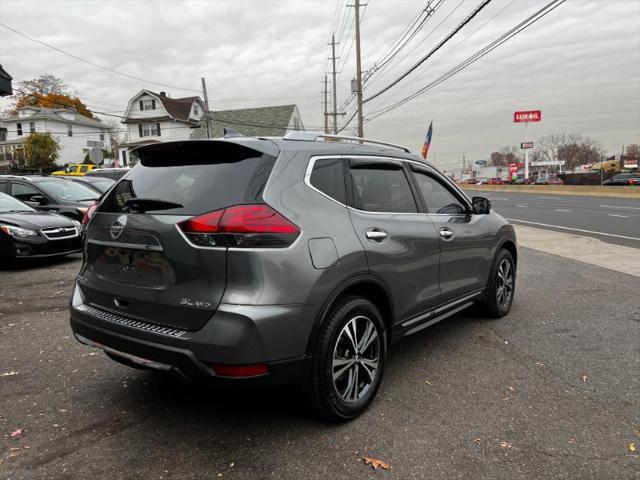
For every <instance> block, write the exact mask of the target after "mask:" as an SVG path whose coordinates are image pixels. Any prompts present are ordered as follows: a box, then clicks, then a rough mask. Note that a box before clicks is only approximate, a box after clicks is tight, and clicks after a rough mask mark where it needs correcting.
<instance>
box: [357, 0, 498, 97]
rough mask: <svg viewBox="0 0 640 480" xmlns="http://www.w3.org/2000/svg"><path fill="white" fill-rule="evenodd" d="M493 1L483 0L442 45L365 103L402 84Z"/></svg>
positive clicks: (437, 46) (441, 42) (439, 44)
mask: <svg viewBox="0 0 640 480" xmlns="http://www.w3.org/2000/svg"><path fill="white" fill-rule="evenodd" d="M491 2H492V0H483V1H482V3H480V5H478V6H477V7H476V9H475V10H474V11H473V12H471V15H469V16H468V17H467V18H466V19H465V20H464V21H463V22H462V23H461V24H460V25H458V26H457V27H456V28H454V29H453V30H452V31H451V33H449V35H447V36H446V37H445V38H444V39H443V40H442V41H440V43H438V45H436V46H435V47H434V48H433V49H432V50H431V51H430V52H429V53H427V54H426V55H425V56H424V57H422V58H421V59H420V60H419V61H418V62H416V63H415V64H414V65H413V66H412V67H411V68H409V70H407V71H406V72H405V73H403V74H402V75H400V76H399V77H398V78H396V79H395V80H394V81H393V82H391V83H390V84H388V85H387V86H386V87H384V88H382V89H381V90H379V91H378V92H376V93H374V94H373V95H371V96H369V97H368V98H366V99H365V100H364V102H369V101H371V100H373V99H374V98H377V97H379V96H380V95H382V94H383V93H384V92H386V91H387V90H389V89H390V88H392V87H394V86H395V85H397V84H398V83H400V82H401V81H402V80H403V79H404V78H406V77H407V76H408V75H409V74H411V73H412V72H413V71H414V70H415V69H416V68H418V67H419V66H420V65H422V64H423V63H424V62H426V61H427V60H428V59H429V58H430V57H431V56H432V55H433V54H434V53H436V52H437V51H438V50H440V48H442V46H443V45H445V44H446V43H447V42H448V41H449V40H451V38H453V36H454V35H455V34H456V33H458V32H459V31H460V30H461V29H462V28H463V27H464V26H465V25H467V24H468V23H469V22H470V21H471V20H473V18H474V17H475V16H476V15H477V14H478V13H480V12H481V11H482V9H484V8H485V7H486V6H487V5H489V3H491Z"/></svg>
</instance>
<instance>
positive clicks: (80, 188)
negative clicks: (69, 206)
mask: <svg viewBox="0 0 640 480" xmlns="http://www.w3.org/2000/svg"><path fill="white" fill-rule="evenodd" d="M38 186H39V187H40V188H42V190H44V191H45V192H46V193H47V194H48V195H50V196H52V197H53V198H54V199H56V200H67V201H71V202H81V201H83V200H95V199H96V198H98V197H99V196H100V194H99V193H98V192H96V191H95V190H91V189H90V188H89V187H85V186H84V185H80V184H78V183H73V182H68V181H67V180H62V179H60V180H45V181H43V182H38Z"/></svg>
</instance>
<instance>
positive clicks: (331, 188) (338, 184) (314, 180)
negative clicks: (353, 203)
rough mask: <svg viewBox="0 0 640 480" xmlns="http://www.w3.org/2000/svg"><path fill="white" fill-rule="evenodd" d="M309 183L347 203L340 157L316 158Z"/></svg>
mask: <svg viewBox="0 0 640 480" xmlns="http://www.w3.org/2000/svg"><path fill="white" fill-rule="evenodd" d="M309 183H311V185H313V186H314V187H315V188H317V189H318V190H320V191H321V192H322V193H324V194H325V195H328V196H329V197H331V198H333V199H334V200H337V201H338V202H340V203H343V204H346V203H347V202H346V193H345V186H344V168H343V163H342V159H340V158H325V159H320V160H317V161H316V162H315V163H314V165H313V171H312V172H311V178H310V179H309Z"/></svg>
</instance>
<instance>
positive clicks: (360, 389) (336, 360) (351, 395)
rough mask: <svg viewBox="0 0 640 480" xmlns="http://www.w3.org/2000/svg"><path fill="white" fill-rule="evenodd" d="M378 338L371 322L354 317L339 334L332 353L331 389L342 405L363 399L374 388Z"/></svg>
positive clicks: (378, 359) (363, 318) (378, 356)
mask: <svg viewBox="0 0 640 480" xmlns="http://www.w3.org/2000/svg"><path fill="white" fill-rule="evenodd" d="M380 345H381V344H380V336H379V335H378V331H377V330H376V327H375V325H374V323H373V322H372V321H371V319H369V318H367V317H365V316H362V315H360V316H357V317H354V318H352V319H350V320H349V321H348V322H347V323H346V325H345V326H344V327H343V328H342V330H341V331H340V334H339V335H338V339H337V341H336V345H335V348H334V350H333V360H332V363H331V373H332V376H333V385H334V387H335V390H336V392H337V393H338V395H339V396H340V398H341V399H342V400H343V401H345V402H356V401H358V400H360V399H362V398H363V397H364V396H365V395H366V394H367V392H368V391H369V389H370V388H371V387H372V385H374V382H375V380H376V376H377V374H378V369H379V366H380V350H381V348H380Z"/></svg>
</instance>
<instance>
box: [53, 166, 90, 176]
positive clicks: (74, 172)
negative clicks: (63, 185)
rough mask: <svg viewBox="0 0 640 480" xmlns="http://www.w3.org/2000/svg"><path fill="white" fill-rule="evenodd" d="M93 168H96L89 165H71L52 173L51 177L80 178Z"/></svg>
mask: <svg viewBox="0 0 640 480" xmlns="http://www.w3.org/2000/svg"><path fill="white" fill-rule="evenodd" d="M94 168H96V166H95V165H93V164H91V163H80V164H77V165H75V164H71V165H69V166H68V167H67V168H65V169H64V170H58V171H57V172H53V173H52V174H51V175H70V176H73V177H81V176H83V175H85V174H86V173H87V172H90V171H91V170H93V169H94Z"/></svg>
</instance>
